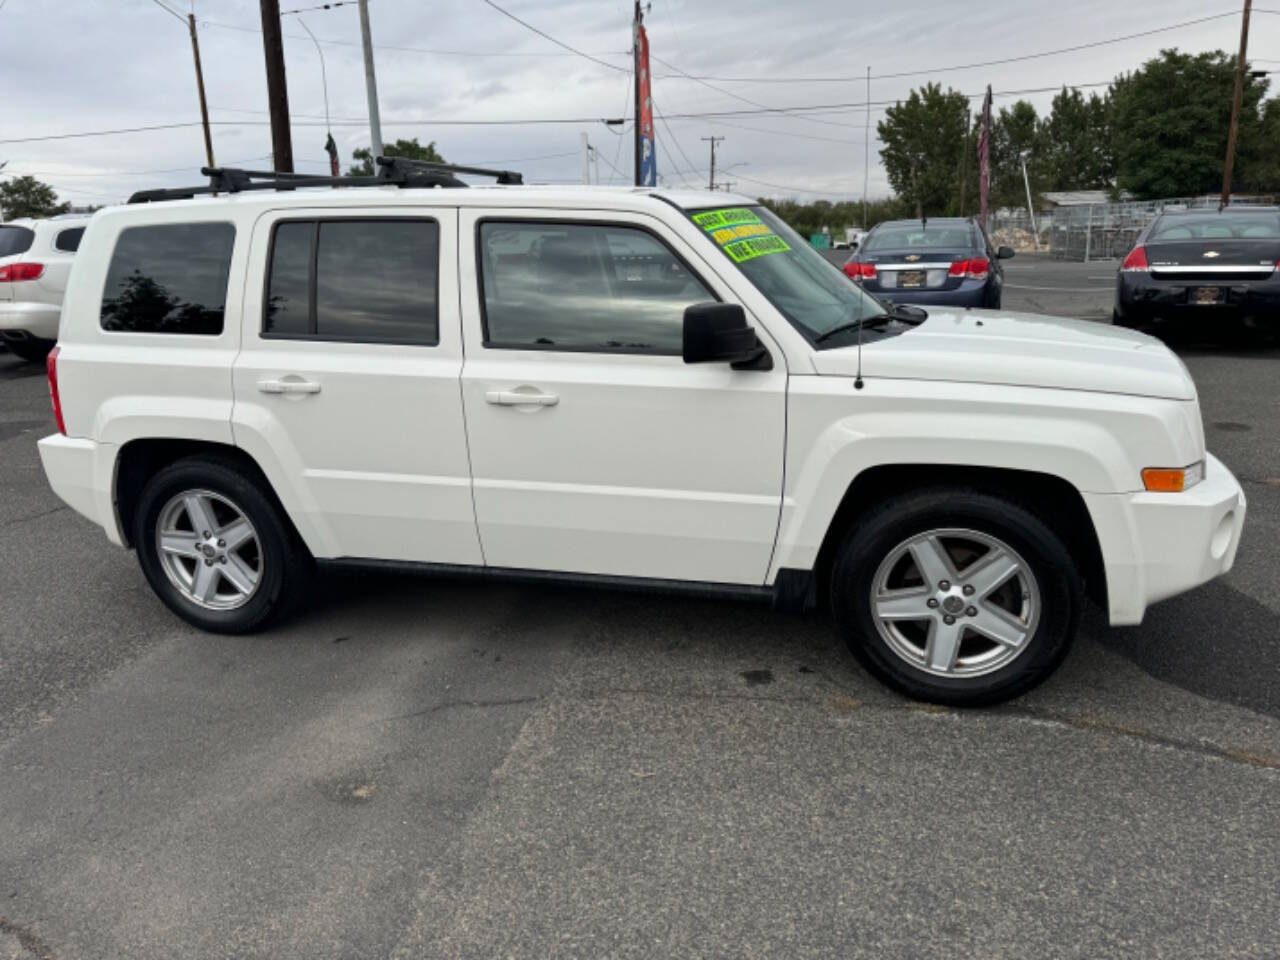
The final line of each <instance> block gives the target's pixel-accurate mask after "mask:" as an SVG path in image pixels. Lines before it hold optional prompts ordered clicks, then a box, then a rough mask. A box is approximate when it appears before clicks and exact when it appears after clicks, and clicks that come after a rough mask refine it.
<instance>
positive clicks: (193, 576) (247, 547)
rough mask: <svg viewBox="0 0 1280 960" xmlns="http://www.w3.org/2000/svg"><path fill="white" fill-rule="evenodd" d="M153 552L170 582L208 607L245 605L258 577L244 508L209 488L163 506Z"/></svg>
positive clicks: (254, 538) (257, 556)
mask: <svg viewBox="0 0 1280 960" xmlns="http://www.w3.org/2000/svg"><path fill="white" fill-rule="evenodd" d="M156 552H157V553H158V554H159V557H160V566H161V567H162V568H163V569H164V572H165V576H167V577H168V578H169V582H170V583H172V584H173V585H174V587H176V588H177V590H178V592H179V593H180V594H182V596H183V597H185V598H186V599H187V600H189V601H191V602H192V603H194V604H196V605H197V606H199V607H203V608H205V609H206V610H234V609H236V608H237V607H241V606H243V605H244V604H246V603H248V602H249V600H250V599H251V598H252V597H253V595H254V594H255V593H257V591H258V584H259V583H260V582H261V581H262V569H263V568H262V550H261V545H260V544H259V542H258V532H257V530H255V529H254V527H253V524H252V523H250V522H249V518H248V517H247V516H246V515H245V513H244V511H243V510H241V509H240V508H239V507H238V506H236V505H235V504H234V503H232V502H231V501H230V500H228V499H227V498H226V497H224V496H222V495H221V494H218V493H214V492H213V491H212V490H187V491H185V492H183V493H180V494H178V495H177V496H175V497H173V498H172V499H170V500H169V502H168V503H166V504H165V505H164V508H163V509H162V510H161V511H160V514H159V516H158V518H157V519H156Z"/></svg>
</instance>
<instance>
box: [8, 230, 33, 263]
mask: <svg viewBox="0 0 1280 960" xmlns="http://www.w3.org/2000/svg"><path fill="white" fill-rule="evenodd" d="M35 238H36V235H35V233H33V232H32V231H30V230H28V229H27V228H26V227H3V226H0V257H15V256H17V255H18V254H20V253H26V252H27V251H28V250H30V249H31V241H32V240H34V239H35Z"/></svg>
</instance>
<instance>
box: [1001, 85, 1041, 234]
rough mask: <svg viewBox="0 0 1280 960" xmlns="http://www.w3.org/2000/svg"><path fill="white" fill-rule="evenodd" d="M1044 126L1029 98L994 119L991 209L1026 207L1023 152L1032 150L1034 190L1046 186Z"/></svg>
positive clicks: (1029, 164)
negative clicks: (1041, 133) (1041, 135)
mask: <svg viewBox="0 0 1280 960" xmlns="http://www.w3.org/2000/svg"><path fill="white" fill-rule="evenodd" d="M1039 128H1040V123H1039V117H1038V116H1037V115H1036V108H1035V107H1033V106H1032V105H1031V104H1029V103H1028V102H1027V101H1026V100H1019V101H1018V102H1017V103H1015V104H1014V105H1013V106H1012V107H1001V108H1000V112H999V113H998V114H997V115H996V116H995V117H994V118H993V119H992V121H991V208H992V209H993V210H994V209H998V208H1000V207H1023V206H1026V203H1027V190H1026V186H1025V185H1024V184H1023V181H1022V154H1023V153H1024V152H1025V151H1028V150H1030V151H1031V156H1030V157H1029V158H1028V159H1027V178H1028V179H1029V180H1030V181H1031V193H1032V195H1033V197H1034V196H1036V195H1038V194H1039V193H1040V191H1041V190H1042V189H1043V181H1044V177H1043V174H1042V172H1041V171H1042V168H1043V165H1044V157H1043V156H1042V155H1041V151H1040V140H1039V137H1038V132H1039Z"/></svg>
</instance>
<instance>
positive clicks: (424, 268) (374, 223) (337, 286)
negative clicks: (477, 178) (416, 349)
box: [262, 218, 440, 345]
mask: <svg viewBox="0 0 1280 960" xmlns="http://www.w3.org/2000/svg"><path fill="white" fill-rule="evenodd" d="M439 260H440V225H439V224H438V223H436V222H435V221H434V220H415V219H408V218H404V219H394V220H354V219H351V220H349V219H343V220H287V221H284V222H282V223H280V224H277V225H276V228H275V233H274V235H273V237H272V241H271V263H270V266H269V268H268V277H267V293H266V305H265V309H264V311H263V318H262V334H263V336H264V337H280V338H307V339H317V340H342V341H349V342H355V343H406V344H425V345H433V344H436V343H439V342H440V331H439V317H438V314H437V306H436V287H437V280H438V278H439Z"/></svg>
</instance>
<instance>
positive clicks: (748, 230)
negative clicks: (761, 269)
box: [693, 207, 791, 263]
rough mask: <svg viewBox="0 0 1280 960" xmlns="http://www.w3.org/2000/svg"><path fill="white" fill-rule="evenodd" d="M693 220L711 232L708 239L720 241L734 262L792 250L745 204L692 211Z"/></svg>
mask: <svg viewBox="0 0 1280 960" xmlns="http://www.w3.org/2000/svg"><path fill="white" fill-rule="evenodd" d="M693 222H694V223H696V224H697V225H698V226H700V227H702V229H703V230H706V231H707V232H708V233H709V234H711V238H712V239H713V240H715V242H716V243H718V244H720V246H721V247H722V248H723V249H724V252H725V253H727V254H728V255H729V257H730V258H731V259H732V260H733V262H734V263H742V262H743V261H744V260H752V259H754V258H756V257H763V256H765V255H766V254H770V253H783V252H785V251H787V250H790V249H791V247H790V246H789V245H788V244H787V241H785V240H783V239H782V238H781V237H780V236H778V235H777V234H775V233H774V232H773V231H772V230H770V229H769V227H768V225H767V224H766V223H764V222H763V221H762V220H761V219H760V217H759V216H758V215H757V214H756V213H754V212H753V211H751V210H748V209H747V208H746V207H730V208H728V209H725V210H708V211H706V212H705V213H695V214H694V215H693Z"/></svg>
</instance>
